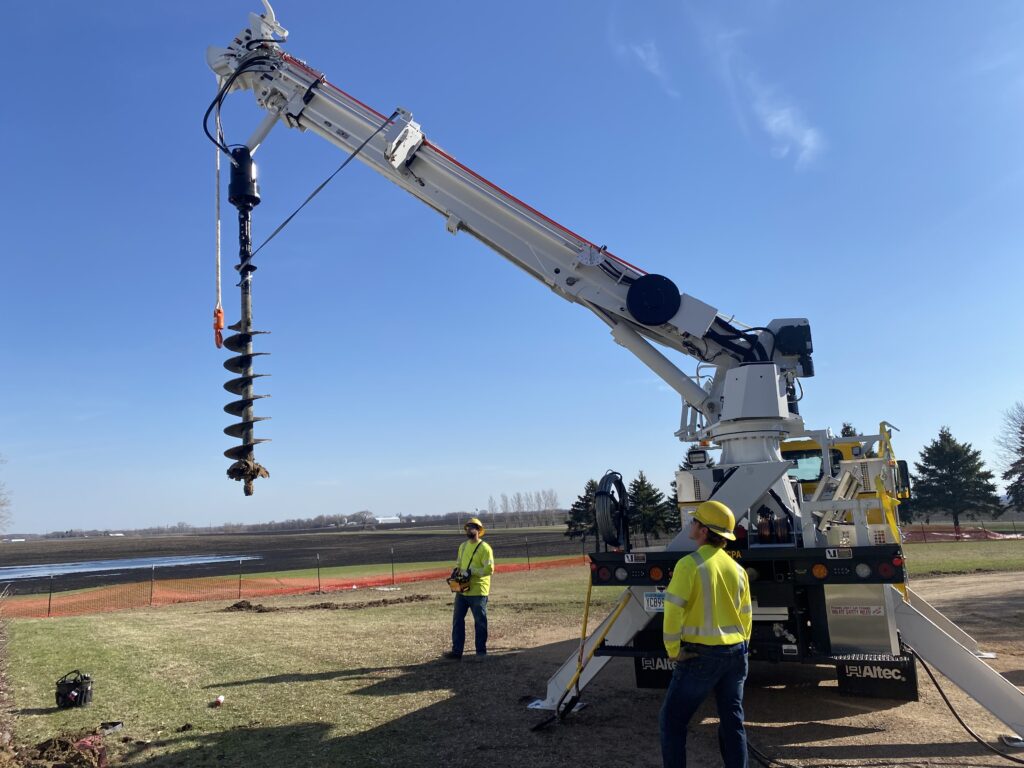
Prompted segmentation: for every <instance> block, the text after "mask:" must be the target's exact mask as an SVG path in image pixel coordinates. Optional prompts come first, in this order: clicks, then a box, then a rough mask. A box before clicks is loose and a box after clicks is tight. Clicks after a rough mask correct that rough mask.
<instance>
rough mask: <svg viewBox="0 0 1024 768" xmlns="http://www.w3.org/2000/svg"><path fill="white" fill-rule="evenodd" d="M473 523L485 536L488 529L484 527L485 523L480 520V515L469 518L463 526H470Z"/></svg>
mask: <svg viewBox="0 0 1024 768" xmlns="http://www.w3.org/2000/svg"><path fill="white" fill-rule="evenodd" d="M471 525H475V526H476V527H477V528H479V529H480V535H481V536H483V535H484V534H485V533H487V529H486V528H484V524H483V523H481V522H480V518H479V517H471V518H469V520H467V521H466V524H465V525H463V526H462V527H463V528H468V527H469V526H471Z"/></svg>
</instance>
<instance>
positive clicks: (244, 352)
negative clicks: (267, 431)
mask: <svg viewBox="0 0 1024 768" xmlns="http://www.w3.org/2000/svg"><path fill="white" fill-rule="evenodd" d="M231 159H232V162H231V180H230V182H229V184H228V202H230V203H231V204H232V205H234V206H235V208H237V209H238V264H236V265H235V269H236V270H238V274H239V277H240V280H239V283H238V287H239V288H240V289H241V298H242V301H241V318H240V319H239V321H238V322H237V323H234V324H233V325H229V326H228V328H229V329H230V330H232V331H234V332H235V333H234V335H232V336H228V337H227V338H226V339H224V346H225V347H227V348H228V349H229V350H230V351H231V352H234V353H235V357H229V358H228V359H227V360H225V361H224V367H225V368H226V369H227V370H228V371H230V372H231V373H234V374H237V378H234V379H231V380H230V381H228V382H227V383H226V384H225V385H224V389H226V390H227V391H228V392H230V393H231V394H233V395H237V396H238V398H239V399H238V400H234V401H232V402H230V403H228V404H227V405H225V406H224V410H225V412H227V413H229V414H231V415H232V416H235V417H236V418H240V419H241V421H240V422H238V423H235V424H231V425H230V426H228V427H225V428H224V434H226V435H228V436H230V437H236V438H239V439H240V440H241V441H242V444H241V445H238V446H235V447H234V448H229V449H228V450H226V451H224V455H225V456H227V457H228V458H229V459H231V460H232V461H233V462H234V463H233V464H232V465H231V466H230V467H228V471H227V474H228V477H230V478H231V479H232V480H241V481H242V482H243V483H244V489H245V495H246V496H252V492H253V487H252V484H253V481H254V480H255V479H256V478H257V477H270V473H269V472H267V470H266V468H265V467H263V465H261V464H259V463H258V462H257V461H256V458H255V454H254V452H253V448H254V447H255V446H256V445H257V444H258V443H265V442H269V441H268V440H266V439H260V438H256V437H254V436H253V428H254V426H255V425H256V422H258V421H265V420H266V419H267V418H269V417H266V416H254V415H253V403H254V402H255V401H256V400H258V399H260V398H262V397H267V395H257V394H254V393H253V382H254V381H255V380H256V379H257V378H260V377H262V376H265V375H266V374H262V373H254V372H253V368H252V362H253V358H255V357H258V356H260V355H265V354H267V353H266V352H253V351H252V340H253V337H254V336H256V335H257V334H261V333H267V331H254V330H253V328H252V274H253V272H255V271H256V267H255V266H254V265H253V263H252V237H251V234H250V229H251V224H252V209H253V208H255V207H256V206H257V205H259V203H260V192H259V187H258V185H257V183H256V164H255V163H253V161H252V155H251V154H250V152H249V149H248V147H237V148H235V149H233V150H232V151H231Z"/></svg>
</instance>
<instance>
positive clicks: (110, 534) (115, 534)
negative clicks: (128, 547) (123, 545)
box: [107, 533, 124, 536]
mask: <svg viewBox="0 0 1024 768" xmlns="http://www.w3.org/2000/svg"><path fill="white" fill-rule="evenodd" d="M107 536H124V534H123V533H108V534H107Z"/></svg>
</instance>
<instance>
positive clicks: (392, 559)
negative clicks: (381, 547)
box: [391, 547, 395, 586]
mask: <svg viewBox="0 0 1024 768" xmlns="http://www.w3.org/2000/svg"><path fill="white" fill-rule="evenodd" d="M394 585H395V548H394V547H392V548H391V586H394Z"/></svg>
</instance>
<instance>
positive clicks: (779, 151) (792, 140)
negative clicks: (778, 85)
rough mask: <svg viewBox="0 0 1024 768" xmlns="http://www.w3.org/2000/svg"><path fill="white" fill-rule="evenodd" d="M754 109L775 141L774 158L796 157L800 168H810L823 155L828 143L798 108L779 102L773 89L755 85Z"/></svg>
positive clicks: (773, 147) (760, 121)
mask: <svg viewBox="0 0 1024 768" xmlns="http://www.w3.org/2000/svg"><path fill="white" fill-rule="evenodd" d="M751 92H752V94H753V109H754V114H755V115H757V119H758V122H759V123H760V125H761V128H762V130H764V132H765V133H767V134H768V136H769V137H770V138H771V140H772V154H773V155H774V156H775V157H778V158H785V157H788V156H789V155H790V154H791V153H792V154H795V155H796V167H797V168H806V167H807V166H809V165H810V164H811V163H813V162H814V160H815V159H816V158H817V157H818V155H820V154H821V152H822V150H823V149H824V148H825V142H824V140H823V139H822V137H821V132H820V131H819V130H818V129H817V128H814V127H813V126H811V125H810V124H809V123H808V122H807V121H806V120H805V119H804V117H803V115H802V114H801V113H800V110H799V109H797V107H795V106H793V105H792V104H791V103H788V102H786V101H784V100H782V99H780V98H778V97H777V96H776V95H775V94H774V93H773V92H772V90H771V89H768V88H761V87H759V86H757V85H756V84H751Z"/></svg>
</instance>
